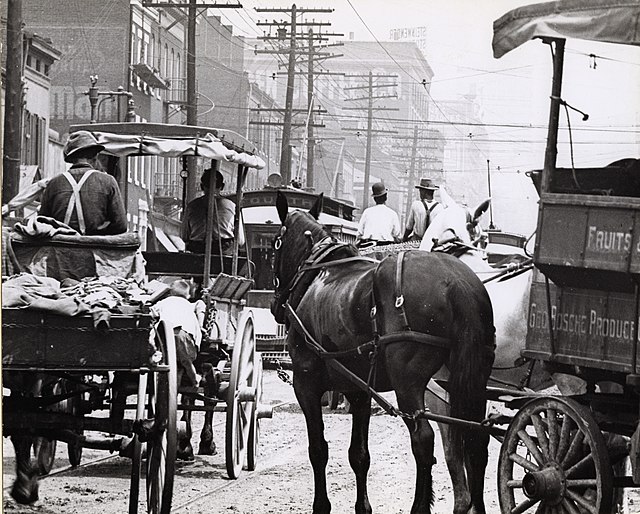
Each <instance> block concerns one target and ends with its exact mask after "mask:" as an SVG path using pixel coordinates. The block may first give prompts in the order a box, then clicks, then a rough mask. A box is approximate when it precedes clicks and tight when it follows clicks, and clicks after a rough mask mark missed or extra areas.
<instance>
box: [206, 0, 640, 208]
mask: <svg viewBox="0 0 640 514" xmlns="http://www.w3.org/2000/svg"><path fill="white" fill-rule="evenodd" d="M241 3H242V4H243V9H238V10H233V9H226V10H224V11H222V10H219V11H218V13H221V14H222V15H223V20H224V21H226V22H230V23H231V24H233V25H234V32H235V33H236V34H238V35H245V36H247V37H256V36H257V35H260V34H261V33H262V30H263V27H257V28H256V27H255V25H254V22H255V21H257V20H268V21H273V20H282V19H285V15H284V14H282V13H268V14H266V13H258V12H256V11H255V8H256V7H259V8H268V7H282V8H284V7H286V8H289V7H291V4H292V3H291V2H282V1H279V0H245V1H242V2H241ZM531 3H536V2H532V1H531V0H525V1H523V0H395V1H390V0H332V1H325V2H319V1H313V0H311V1H306V2H299V3H298V4H297V6H298V7H305V8H309V7H318V8H327V7H329V8H333V9H334V12H333V13H331V14H318V15H315V14H314V15H308V16H309V17H311V18H315V19H317V20H325V21H330V22H331V23H332V25H331V27H330V30H331V31H334V32H341V33H344V34H345V39H348V38H349V36H350V33H353V39H354V40H357V41H363V40H365V41H374V40H375V39H377V40H378V41H381V42H384V41H388V40H389V39H390V31H391V30H392V29H394V28H412V27H425V28H426V31H425V33H426V48H425V50H424V53H425V57H426V58H427V61H428V62H429V64H430V66H431V67H432V68H433V70H434V73H435V74H434V77H433V81H432V85H431V96H432V99H433V101H434V102H435V103H436V104H437V103H438V101H445V100H454V99H458V98H460V97H461V96H462V95H465V94H468V93H475V94H476V95H477V99H478V103H479V105H480V108H481V112H482V117H483V121H484V122H485V123H487V124H491V126H487V127H486V132H487V136H486V137H487V138H489V139H491V141H492V145H491V155H487V159H490V162H491V167H492V169H493V171H494V172H495V173H496V174H497V177H495V178H493V179H492V180H493V181H494V182H495V183H496V184H498V185H499V182H500V180H501V179H500V174H501V173H503V174H507V173H511V174H513V173H522V174H523V172H524V171H526V170H531V169H540V168H542V165H543V161H544V146H545V139H546V125H547V123H548V118H549V94H550V91H551V72H552V62H551V56H550V51H549V47H548V46H547V45H544V44H542V43H541V42H540V41H529V42H527V43H525V44H524V45H522V46H521V47H519V48H516V49H515V50H513V51H511V52H509V53H508V54H506V55H505V56H503V57H502V58H500V59H495V58H494V57H493V52H492V47H491V39H492V35H493V22H494V20H496V19H498V18H499V17H500V16H502V15H503V14H505V13H506V12H507V11H509V10H511V9H514V8H516V7H519V6H522V5H528V4H531ZM336 40H339V39H336ZM338 50H339V49H338ZM592 54H593V55H595V56H596V57H595V58H594V57H590V55H592ZM594 64H595V67H594ZM562 97H563V99H564V100H566V101H567V102H568V103H569V104H570V105H572V106H574V107H576V108H577V109H579V110H581V111H583V112H586V113H588V114H589V119H588V121H586V122H585V121H582V115H580V114H579V113H577V112H573V111H570V113H569V115H570V117H569V123H570V125H571V129H572V130H571V133H570V134H571V142H572V145H570V144H569V143H570V141H569V131H568V130H566V128H567V117H566V114H565V113H564V112H561V120H560V125H561V127H564V128H565V130H564V131H562V132H561V135H560V137H559V143H560V144H559V151H558V165H559V166H568V167H570V166H571V162H572V160H573V163H574V165H575V166H576V167H590V166H605V165H607V164H609V163H611V162H613V161H615V160H618V159H621V158H625V157H636V158H637V157H640V128H639V125H640V47H627V46H622V45H611V44H604V43H589V42H584V41H575V40H569V41H567V45H566V51H565V72H564V81H563V93H562ZM436 108H437V105H436ZM514 125H515V127H514ZM526 195H527V196H530V195H529V192H527V193H526Z"/></svg>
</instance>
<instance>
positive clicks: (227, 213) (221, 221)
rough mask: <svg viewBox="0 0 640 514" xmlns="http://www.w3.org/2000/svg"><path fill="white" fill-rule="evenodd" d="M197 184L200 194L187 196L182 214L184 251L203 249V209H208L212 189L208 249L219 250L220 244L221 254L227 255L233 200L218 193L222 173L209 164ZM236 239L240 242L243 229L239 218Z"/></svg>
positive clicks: (231, 226) (231, 248) (221, 186)
mask: <svg viewBox="0 0 640 514" xmlns="http://www.w3.org/2000/svg"><path fill="white" fill-rule="evenodd" d="M212 179H214V180H215V182H214V183H213V190H212V189H211V187H210V183H211V180H212ZM200 187H201V188H202V190H203V191H204V195H203V196H199V197H198V198H196V199H194V200H191V201H190V202H189V204H188V205H187V208H186V210H185V213H184V217H183V218H182V239H183V240H184V242H185V246H186V249H187V251H189V252H194V253H204V250H205V236H206V231H207V212H208V211H209V194H210V192H211V191H213V194H214V195H215V197H216V200H215V203H214V212H213V227H212V229H211V230H212V232H211V233H212V236H211V237H212V240H213V243H212V247H211V248H212V251H213V252H214V253H219V252H220V248H222V255H230V254H231V253H232V252H233V238H234V223H235V214H236V204H235V203H233V202H232V201H231V200H229V199H228V198H223V197H222V196H220V193H221V192H222V189H223V188H224V177H223V176H222V173H220V171H218V170H217V169H215V168H214V163H213V162H212V163H211V167H209V168H208V169H206V170H204V172H203V173H202V178H201V179H200ZM238 243H239V244H240V246H242V245H244V231H243V230H242V221H241V222H240V230H239V235H238Z"/></svg>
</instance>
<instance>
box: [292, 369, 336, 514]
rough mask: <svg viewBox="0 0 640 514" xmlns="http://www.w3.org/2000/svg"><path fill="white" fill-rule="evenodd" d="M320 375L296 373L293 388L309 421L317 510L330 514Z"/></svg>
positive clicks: (308, 431)
mask: <svg viewBox="0 0 640 514" xmlns="http://www.w3.org/2000/svg"><path fill="white" fill-rule="evenodd" d="M318 383H319V380H318V377H317V375H316V374H311V373H310V372H309V371H300V372H299V373H296V372H295V371H294V375H293V389H294V391H295V394H296V398H297V400H298V403H299V404H300V408H301V409H302V412H303V414H304V417H305V421H306V423H307V438H308V439H309V460H310V461H311V467H312V468H313V482H314V497H313V513H314V514H328V513H329V512H331V503H330V502H329V497H328V496H327V476H326V469H327V462H328V460H329V448H328V445H327V441H326V440H325V438H324V423H323V421H322V405H321V398H322V394H323V393H324V391H323V390H322V388H321V387H320V386H319V385H318Z"/></svg>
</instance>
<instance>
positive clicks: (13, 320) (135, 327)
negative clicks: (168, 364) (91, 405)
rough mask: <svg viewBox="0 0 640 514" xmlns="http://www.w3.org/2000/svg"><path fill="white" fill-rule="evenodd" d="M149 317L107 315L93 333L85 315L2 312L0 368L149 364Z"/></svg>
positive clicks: (110, 368)
mask: <svg viewBox="0 0 640 514" xmlns="http://www.w3.org/2000/svg"><path fill="white" fill-rule="evenodd" d="M152 328H153V317H152V316H151V315H150V314H135V315H112V316H111V319H110V328H109V329H107V330H98V329H96V328H94V324H93V319H92V317H91V316H75V317H71V316H61V315H57V314H52V313H47V312H42V311H35V310H25V309H2V366H3V369H4V370H5V371H9V370H25V369H43V370H44V369H53V370H55V371H80V370H82V371H89V370H93V371H96V370H105V371H119V370H135V369H141V368H147V367H149V366H152V365H153V362H152V356H153V355H154V353H155V351H156V349H155V347H154V346H153V344H152V343H151V341H150V338H149V337H150V333H151V330H152Z"/></svg>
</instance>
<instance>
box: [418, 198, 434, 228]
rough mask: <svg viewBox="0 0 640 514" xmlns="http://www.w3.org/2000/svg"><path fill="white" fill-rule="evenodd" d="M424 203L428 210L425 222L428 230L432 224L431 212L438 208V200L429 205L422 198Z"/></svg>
mask: <svg viewBox="0 0 640 514" xmlns="http://www.w3.org/2000/svg"><path fill="white" fill-rule="evenodd" d="M422 205H424V209H425V210H426V211H427V220H426V221H427V223H426V224H425V230H426V229H427V228H429V225H431V213H432V212H433V209H435V208H436V205H438V202H433V205H432V206H431V207H428V206H427V202H425V201H424V200H422Z"/></svg>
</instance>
